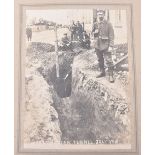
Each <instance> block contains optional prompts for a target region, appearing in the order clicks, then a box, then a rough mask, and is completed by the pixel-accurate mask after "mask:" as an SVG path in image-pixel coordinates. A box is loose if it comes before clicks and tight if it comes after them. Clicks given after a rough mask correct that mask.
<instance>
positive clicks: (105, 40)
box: [92, 11, 114, 82]
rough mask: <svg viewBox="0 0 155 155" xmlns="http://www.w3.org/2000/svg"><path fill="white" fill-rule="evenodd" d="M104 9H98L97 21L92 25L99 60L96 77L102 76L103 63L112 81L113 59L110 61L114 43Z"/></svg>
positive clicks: (111, 28)
mask: <svg viewBox="0 0 155 155" xmlns="http://www.w3.org/2000/svg"><path fill="white" fill-rule="evenodd" d="M104 17H105V11H99V12H98V14H97V22H95V23H94V25H93V30H92V32H93V34H94V40H95V43H94V47H95V51H96V55H97V58H98V62H99V68H100V71H101V73H100V74H99V75H98V76H97V78H100V77H104V76H105V75H106V73H105V63H106V64H107V67H108V74H109V81H110V82H114V79H113V67H112V66H113V61H112V53H111V51H112V49H113V45H114V30H113V27H112V25H111V23H109V22H108V21H107V20H105V18H104Z"/></svg>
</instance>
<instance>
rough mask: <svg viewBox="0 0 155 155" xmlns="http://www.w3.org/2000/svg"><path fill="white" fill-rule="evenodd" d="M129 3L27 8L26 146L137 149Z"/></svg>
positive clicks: (23, 108) (22, 118)
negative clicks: (135, 141) (135, 146)
mask: <svg viewBox="0 0 155 155" xmlns="http://www.w3.org/2000/svg"><path fill="white" fill-rule="evenodd" d="M129 14H131V10H130V9H129V7H122V8H121V7H117V6H114V7H111V8H110V7H107V6H106V5H103V6H100V7H94V8H93V6H91V7H88V8H87V7H86V8H84V7H81V8H80V7H77V8H75V7H74V8H69V7H67V8H57V9H56V8H48V9H47V8H41V7H40V8H35V7H33V8H26V9H23V15H22V39H21V47H22V50H21V52H22V55H24V56H23V57H22V68H21V70H22V73H23V74H22V75H23V76H22V84H23V86H22V88H23V91H22V104H21V106H20V129H21V130H20V136H19V138H20V141H19V142H20V143H21V144H22V147H23V148H24V149H45V150H46V149H69V148H72V149H89V150H93V149H96V148H98V149H101V150H102V149H106V150H107V149H116V150H120V149H123V150H131V149H132V148H133V146H134V145H133V143H134V140H135V135H134V134H135V128H134V126H135V118H134V117H135V116H134V114H135V102H134V87H133V80H134V78H133V77H134V72H133V68H132V65H133V63H134V62H133V58H132V56H133V55H132V52H133V49H132V41H131V40H132V31H131V29H130V27H131V19H130V18H129Z"/></svg>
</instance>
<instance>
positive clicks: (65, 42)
mask: <svg viewBox="0 0 155 155" xmlns="http://www.w3.org/2000/svg"><path fill="white" fill-rule="evenodd" d="M61 44H62V45H61V49H62V50H64V51H66V50H69V49H71V41H70V40H69V38H68V36H67V33H64V36H63V37H62V39H61Z"/></svg>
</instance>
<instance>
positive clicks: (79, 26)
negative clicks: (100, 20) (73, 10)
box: [76, 21, 83, 40]
mask: <svg viewBox="0 0 155 155" xmlns="http://www.w3.org/2000/svg"><path fill="white" fill-rule="evenodd" d="M82 32H83V28H82V25H81V24H80V22H79V21H77V24H76V33H77V36H78V39H79V40H81V39H82Z"/></svg>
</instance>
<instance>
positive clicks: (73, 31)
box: [70, 21, 76, 41]
mask: <svg viewBox="0 0 155 155" xmlns="http://www.w3.org/2000/svg"><path fill="white" fill-rule="evenodd" d="M70 31H71V41H73V40H75V35H76V25H75V23H74V21H73V23H72V25H71V27H70Z"/></svg>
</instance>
